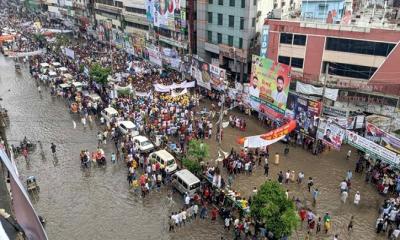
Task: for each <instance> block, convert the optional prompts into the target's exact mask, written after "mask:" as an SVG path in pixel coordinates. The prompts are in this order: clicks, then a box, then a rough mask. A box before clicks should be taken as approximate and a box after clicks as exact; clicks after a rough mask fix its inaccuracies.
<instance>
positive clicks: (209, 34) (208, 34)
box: [207, 31, 212, 42]
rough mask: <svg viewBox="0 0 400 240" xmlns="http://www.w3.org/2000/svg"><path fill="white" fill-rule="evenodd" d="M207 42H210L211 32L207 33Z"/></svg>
mask: <svg viewBox="0 0 400 240" xmlns="http://www.w3.org/2000/svg"><path fill="white" fill-rule="evenodd" d="M207 40H208V42H212V32H211V31H207Z"/></svg>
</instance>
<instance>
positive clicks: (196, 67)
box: [192, 58, 211, 90]
mask: <svg viewBox="0 0 400 240" xmlns="http://www.w3.org/2000/svg"><path fill="white" fill-rule="evenodd" d="M209 66H210V65H209V64H208V63H205V62H202V61H199V60H197V59H194V58H193V59H192V77H194V78H195V79H196V82H197V85H198V86H200V87H204V88H206V89H208V90H211V76H210V68H209Z"/></svg>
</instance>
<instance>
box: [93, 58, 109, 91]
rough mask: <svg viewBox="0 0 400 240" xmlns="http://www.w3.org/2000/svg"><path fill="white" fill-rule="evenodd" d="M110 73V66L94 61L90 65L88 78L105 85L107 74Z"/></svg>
mask: <svg viewBox="0 0 400 240" xmlns="http://www.w3.org/2000/svg"><path fill="white" fill-rule="evenodd" d="M110 74H111V68H109V67H107V68H105V67H102V66H101V65H100V64H99V63H94V64H93V65H92V66H91V67H90V73H89V75H90V78H91V79H93V80H94V81H95V82H97V83H98V84H101V85H103V86H104V85H105V84H107V82H108V79H107V78H108V75H110Z"/></svg>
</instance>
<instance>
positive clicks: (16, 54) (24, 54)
mask: <svg viewBox="0 0 400 240" xmlns="http://www.w3.org/2000/svg"><path fill="white" fill-rule="evenodd" d="M43 53H46V51H45V50H44V49H40V50H36V51H32V52H11V51H10V52H8V57H28V56H35V55H40V54H43Z"/></svg>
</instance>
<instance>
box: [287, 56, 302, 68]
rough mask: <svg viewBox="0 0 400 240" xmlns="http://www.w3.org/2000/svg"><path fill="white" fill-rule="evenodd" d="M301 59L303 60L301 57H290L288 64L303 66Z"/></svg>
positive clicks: (296, 66)
mask: <svg viewBox="0 0 400 240" xmlns="http://www.w3.org/2000/svg"><path fill="white" fill-rule="evenodd" d="M303 61H304V60H303V59H302V58H295V57H292V61H291V62H290V65H291V66H292V67H295V68H303Z"/></svg>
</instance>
